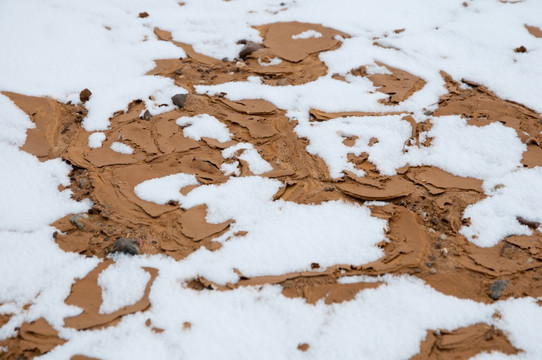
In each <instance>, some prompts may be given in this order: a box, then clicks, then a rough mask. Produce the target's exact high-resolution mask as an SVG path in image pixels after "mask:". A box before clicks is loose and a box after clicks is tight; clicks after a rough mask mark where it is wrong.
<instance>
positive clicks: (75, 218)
mask: <svg viewBox="0 0 542 360" xmlns="http://www.w3.org/2000/svg"><path fill="white" fill-rule="evenodd" d="M80 219H88V215H87V214H75V215H73V216H72V217H70V222H71V223H72V224H73V225H75V226H77V228H78V229H79V230H83V228H84V227H85V225H84V224H83V223H82V222H80V221H79V220H80Z"/></svg>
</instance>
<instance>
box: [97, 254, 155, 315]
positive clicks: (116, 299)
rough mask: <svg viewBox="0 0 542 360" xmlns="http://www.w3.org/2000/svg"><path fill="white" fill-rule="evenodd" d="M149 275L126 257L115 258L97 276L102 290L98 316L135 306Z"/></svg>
mask: <svg viewBox="0 0 542 360" xmlns="http://www.w3.org/2000/svg"><path fill="white" fill-rule="evenodd" d="M150 279H151V275H150V274H149V273H148V272H146V271H145V270H143V269H142V268H141V267H140V266H138V265H137V264H136V263H134V262H132V261H130V260H129V259H128V258H127V257H126V256H121V257H118V258H117V261H116V262H115V264H113V265H110V266H109V267H108V268H107V269H105V270H104V271H102V272H101V273H100V275H99V276H98V285H100V286H101V288H102V304H101V305H100V310H99V312H100V314H108V313H112V312H115V311H117V310H119V309H121V308H123V307H124V306H128V305H133V304H135V303H136V302H137V301H138V300H139V299H141V297H142V296H143V291H144V290H145V287H146V286H147V283H148V282H149V280H150Z"/></svg>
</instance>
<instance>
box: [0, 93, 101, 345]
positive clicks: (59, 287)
mask: <svg viewBox="0 0 542 360" xmlns="http://www.w3.org/2000/svg"><path fill="white" fill-rule="evenodd" d="M0 108H1V110H2V111H0V164H2V170H1V171H0V199H1V201H0V304H1V305H0V314H9V315H10V316H11V317H10V319H9V321H8V322H7V323H6V324H5V325H3V326H2V327H0V339H5V338H8V337H12V336H15V335H16V333H17V330H18V327H20V326H21V324H22V323H23V322H25V321H26V322H31V321H33V320H36V319H38V318H40V317H44V318H45V319H47V321H48V322H49V323H50V324H51V325H52V326H54V327H56V328H60V327H62V326H63V318H64V317H68V316H75V315H77V314H78V313H79V312H80V310H79V309H78V308H75V307H71V306H67V305H65V304H64V299H65V298H66V297H67V296H68V295H69V294H70V288H71V285H72V284H73V282H74V281H75V279H76V278H81V277H83V276H85V275H86V274H87V273H88V272H89V271H90V270H91V269H92V268H93V267H94V266H96V264H97V263H98V259H96V258H85V257H82V256H79V255H78V254H74V253H65V252H64V251H62V250H60V249H59V248H58V246H57V245H56V243H55V242H54V240H53V232H54V231H55V229H54V228H53V227H51V226H49V224H51V223H52V222H54V221H55V220H57V219H59V218H61V217H63V216H66V215H68V214H72V213H79V212H86V211H87V210H88V209H89V208H90V206H91V205H92V202H91V201H89V200H84V201H82V202H76V201H74V200H72V199H71V191H70V190H68V189H66V190H63V191H59V186H67V185H68V184H69V182H70V181H69V178H68V176H67V175H68V173H69V170H70V167H69V166H68V165H67V164H66V163H64V162H62V161H61V160H60V159H54V160H48V161H45V162H40V161H39V160H38V159H37V158H36V157H35V156H32V155H30V154H28V153H26V152H23V151H20V150H18V147H19V146H21V145H22V144H23V143H24V141H25V138H26V129H27V128H32V127H34V124H33V123H32V122H31V121H30V119H29V118H28V116H27V115H26V114H24V113H23V112H22V111H20V110H19V109H18V108H17V107H16V106H15V105H14V104H13V103H12V102H11V101H10V100H9V99H7V98H6V97H5V96H3V95H0ZM25 306H28V307H27V308H26V310H24V309H23V307H25Z"/></svg>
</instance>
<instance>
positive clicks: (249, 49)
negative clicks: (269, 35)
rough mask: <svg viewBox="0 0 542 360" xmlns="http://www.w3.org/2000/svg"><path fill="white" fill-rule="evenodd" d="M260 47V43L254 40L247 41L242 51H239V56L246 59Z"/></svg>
mask: <svg viewBox="0 0 542 360" xmlns="http://www.w3.org/2000/svg"><path fill="white" fill-rule="evenodd" d="M259 48H260V45H258V44H256V43H255V42H254V41H247V43H246V44H245V46H244V47H243V48H242V49H241V51H239V57H240V58H241V59H244V58H246V57H247V56H249V55H250V54H252V53H253V52H254V51H256V50H258V49H259Z"/></svg>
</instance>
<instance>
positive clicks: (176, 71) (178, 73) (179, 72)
mask: <svg viewBox="0 0 542 360" xmlns="http://www.w3.org/2000/svg"><path fill="white" fill-rule="evenodd" d="M182 74H183V69H177V70H175V75H182Z"/></svg>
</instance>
